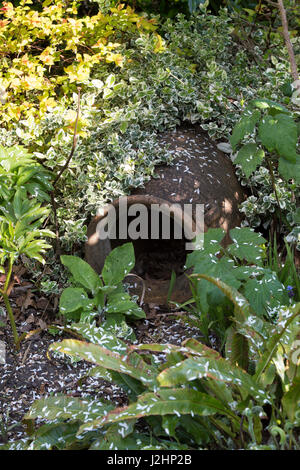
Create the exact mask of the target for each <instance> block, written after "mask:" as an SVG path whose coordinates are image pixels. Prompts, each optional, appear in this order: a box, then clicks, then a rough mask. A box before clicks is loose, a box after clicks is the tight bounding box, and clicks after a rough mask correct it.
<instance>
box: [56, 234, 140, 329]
mask: <svg viewBox="0 0 300 470" xmlns="http://www.w3.org/2000/svg"><path fill="white" fill-rule="evenodd" d="M61 261H62V263H63V264H64V265H65V266H67V268H68V269H69V270H70V272H71V274H72V279H71V281H72V284H73V285H74V287H67V288H66V289H65V290H64V291H63V292H62V295H61V298H60V303H59V310H60V313H61V314H62V315H64V316H65V317H66V319H67V320H72V321H73V322H74V321H75V322H80V323H92V322H94V319H95V317H100V319H101V321H102V327H103V328H106V327H107V328H108V327H109V328H114V327H116V328H119V327H123V329H124V328H125V330H126V322H125V318H132V319H141V318H145V312H144V311H143V310H142V309H141V308H140V307H139V306H138V305H137V304H136V302H134V301H133V300H132V299H131V297H130V295H129V294H128V293H127V292H126V291H125V288H124V286H123V284H122V281H123V280H124V278H125V277H126V276H127V275H128V274H129V273H130V271H131V270H132V269H133V267H134V264H135V258H134V250H133V245H132V243H126V244H124V245H122V246H119V247H117V248H115V249H114V250H113V251H112V252H111V253H110V254H109V255H108V256H107V257H106V260H105V263H104V267H103V270H102V274H101V277H100V276H99V275H98V274H97V273H96V272H95V271H94V270H93V268H92V267H91V266H90V265H89V264H88V263H86V262H85V261H83V260H82V259H81V258H78V257H76V256H68V255H64V256H61ZM125 330H124V332H125ZM128 331H129V330H128ZM130 331H131V330H130Z"/></svg>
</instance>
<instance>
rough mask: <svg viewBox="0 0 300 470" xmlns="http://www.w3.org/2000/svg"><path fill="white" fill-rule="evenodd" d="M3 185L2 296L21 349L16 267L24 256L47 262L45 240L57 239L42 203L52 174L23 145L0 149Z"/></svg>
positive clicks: (0, 198) (0, 222) (0, 216)
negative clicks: (13, 295)
mask: <svg viewBox="0 0 300 470" xmlns="http://www.w3.org/2000/svg"><path fill="white" fill-rule="evenodd" d="M0 182H1V185H0V273H3V274H6V277H5V282H4V285H3V287H2V288H0V294H1V296H2V297H3V300H4V303H5V307H6V310H7V314H8V316H9V320H10V324H11V327H12V331H13V336H14V342H15V345H16V347H17V349H19V343H20V338H19V336H18V333H17V328H16V324H15V319H14V315H13V311H12V308H11V305H10V302H9V293H10V290H11V288H12V285H13V280H12V274H13V264H14V263H15V261H16V260H17V259H18V258H19V256H20V255H22V254H24V255H25V256H27V257H28V258H32V259H36V260H37V261H40V262H41V263H43V262H44V260H43V256H42V255H43V254H44V253H45V251H46V249H48V248H51V246H50V245H48V244H47V243H46V241H45V240H44V237H54V234H53V233H52V232H50V231H49V230H45V229H41V225H42V223H43V221H44V220H45V218H46V217H47V216H48V214H49V209H48V208H47V207H42V206H41V201H44V200H48V199H49V196H48V194H47V193H46V190H50V188H52V186H51V182H50V175H49V173H48V172H46V171H45V170H43V168H42V167H41V166H40V165H38V164H36V163H35V162H34V160H33V158H32V156H31V155H30V154H28V153H27V152H26V150H25V149H24V148H23V147H19V146H14V147H11V148H3V147H0ZM33 196H34V197H33ZM5 265H7V269H6V270H5Z"/></svg>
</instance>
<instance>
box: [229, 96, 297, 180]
mask: <svg viewBox="0 0 300 470" xmlns="http://www.w3.org/2000/svg"><path fill="white" fill-rule="evenodd" d="M249 135H250V136H251V137H252V138H254V140H255V141H256V144H254V143H248V144H246V145H244V146H243V147H242V148H241V149H240V151H239V152H238V154H237V157H236V158H235V160H234V161H235V163H236V164H239V165H241V167H242V170H243V171H244V173H245V175H246V176H247V177H248V178H249V176H250V175H251V174H252V173H253V172H254V170H256V168H257V166H259V165H260V164H261V162H262V160H263V158H264V155H265V152H264V149H266V150H267V151H268V152H269V153H270V154H271V155H274V154H275V155H276V156H277V157H279V162H278V172H279V174H281V176H283V178H284V179H286V180H290V179H294V180H295V183H299V182H300V155H299V154H298V153H297V142H298V127H297V123H296V122H295V120H294V117H293V115H292V113H290V112H289V111H288V110H287V109H286V108H285V107H283V106H281V105H280V104H278V103H275V102H273V101H271V100H268V99H256V100H253V101H251V102H250V103H249V105H248V108H247V110H246V111H245V112H244V113H243V116H242V118H241V120H240V121H239V123H238V124H236V126H235V128H234V129H233V133H232V137H231V139H230V142H231V145H232V148H233V151H236V148H237V145H238V144H239V143H241V142H242V141H244V139H245V137H246V136H249Z"/></svg>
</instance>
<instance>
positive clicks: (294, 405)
mask: <svg viewBox="0 0 300 470" xmlns="http://www.w3.org/2000/svg"><path fill="white" fill-rule="evenodd" d="M299 402H300V378H299V377H298V378H295V379H294V381H293V383H292V385H291V387H290V389H289V390H288V392H286V393H285V394H284V396H283V398H282V404H283V409H284V411H285V412H286V414H287V416H288V418H289V419H290V421H292V422H293V421H294V419H295V414H296V411H298V410H299V409H300V403H299Z"/></svg>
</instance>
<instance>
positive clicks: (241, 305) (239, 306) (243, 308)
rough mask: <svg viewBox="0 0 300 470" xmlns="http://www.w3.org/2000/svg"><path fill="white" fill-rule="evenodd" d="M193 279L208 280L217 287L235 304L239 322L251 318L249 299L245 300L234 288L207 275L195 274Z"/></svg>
mask: <svg viewBox="0 0 300 470" xmlns="http://www.w3.org/2000/svg"><path fill="white" fill-rule="evenodd" d="M191 277H193V278H196V279H206V280H207V281H208V282H211V283H212V284H214V285H215V286H217V287H218V288H219V289H220V290H221V291H222V292H223V293H224V294H225V295H226V297H228V299H229V300H231V302H232V303H233V304H234V307H235V315H236V316H237V319H238V320H239V321H245V320H246V319H247V317H249V316H251V308H250V304H249V302H248V301H247V299H245V297H244V296H243V295H242V294H240V292H239V291H237V290H236V289H234V288H233V287H230V286H228V285H227V284H225V283H224V282H222V281H221V280H220V279H218V278H213V277H210V276H206V275H205V274H194V275H192V276H191Z"/></svg>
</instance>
